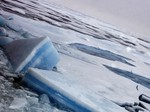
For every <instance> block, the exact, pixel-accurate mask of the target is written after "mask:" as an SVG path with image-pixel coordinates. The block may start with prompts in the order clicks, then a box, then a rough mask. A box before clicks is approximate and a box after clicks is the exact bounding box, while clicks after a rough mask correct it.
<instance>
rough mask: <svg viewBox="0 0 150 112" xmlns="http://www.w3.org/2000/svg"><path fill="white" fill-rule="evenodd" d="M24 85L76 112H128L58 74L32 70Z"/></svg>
mask: <svg viewBox="0 0 150 112" xmlns="http://www.w3.org/2000/svg"><path fill="white" fill-rule="evenodd" d="M23 83H24V84H26V86H28V87H29V88H31V89H33V90H34V91H37V92H38V93H39V94H42V93H46V94H47V95H48V96H49V98H50V99H51V100H52V101H54V102H57V103H58V104H60V105H63V107H67V108H69V109H71V110H73V111H75V112H126V110H125V109H123V108H121V107H119V106H118V105H116V104H115V103H113V102H111V101H110V100H108V99H106V98H104V97H102V96H100V95H98V96H92V95H91V92H92V91H90V90H89V89H88V88H85V87H84V86H82V85H79V84H78V82H77V81H76V80H74V79H71V78H69V77H68V76H66V75H64V74H61V73H58V72H54V71H47V70H40V69H35V68H30V69H29V70H28V72H27V73H26V75H25V76H24V78H23Z"/></svg>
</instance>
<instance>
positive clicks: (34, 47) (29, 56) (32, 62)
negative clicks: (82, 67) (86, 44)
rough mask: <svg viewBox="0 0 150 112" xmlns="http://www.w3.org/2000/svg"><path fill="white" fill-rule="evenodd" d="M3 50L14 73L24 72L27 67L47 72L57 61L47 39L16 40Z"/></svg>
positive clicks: (55, 53)
mask: <svg viewBox="0 0 150 112" xmlns="http://www.w3.org/2000/svg"><path fill="white" fill-rule="evenodd" d="M4 50H5V52H6V55H7V56H8V58H9V59H10V62H11V64H12V67H13V69H14V72H25V71H27V70H28V68H29V67H34V68H40V69H44V70H49V69H52V68H53V67H54V66H55V65H56V64H57V62H58V61H59V56H58V52H57V50H56V49H55V48H54V46H53V44H52V43H51V41H50V39H49V38H48V37H43V38H32V39H20V40H16V41H13V42H11V43H9V44H7V45H5V46H4Z"/></svg>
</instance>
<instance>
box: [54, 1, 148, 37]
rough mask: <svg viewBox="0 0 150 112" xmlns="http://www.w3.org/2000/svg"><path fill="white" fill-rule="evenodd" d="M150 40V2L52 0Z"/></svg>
mask: <svg viewBox="0 0 150 112" xmlns="http://www.w3.org/2000/svg"><path fill="white" fill-rule="evenodd" d="M52 1H54V2H56V3H58V4H62V5H64V6H66V7H69V8H71V9H74V10H77V11H80V12H82V13H85V14H87V15H90V16H93V17H96V18H98V19H99V20H102V21H105V22H107V23H110V24H112V25H114V26H117V27H119V28H122V29H124V30H127V31H129V32H133V33H134V34H140V35H142V36H145V37H149V38H150V0H52Z"/></svg>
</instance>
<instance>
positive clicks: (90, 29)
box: [0, 0, 150, 112]
mask: <svg viewBox="0 0 150 112" xmlns="http://www.w3.org/2000/svg"><path fill="white" fill-rule="evenodd" d="M0 7H1V9H0V14H1V16H0V26H1V27H2V28H4V29H5V30H6V32H7V36H8V37H9V38H11V39H13V40H18V39H26V38H38V37H45V36H48V37H50V39H51V40H52V42H53V44H54V46H55V47H56V48H57V50H58V52H59V55H60V58H61V59H60V62H59V63H58V66H57V71H58V72H59V73H62V74H64V75H65V76H66V77H68V78H69V79H73V80H75V81H77V82H78V85H82V86H83V87H84V88H88V90H90V92H89V94H90V96H92V97H95V98H96V97H99V96H102V97H104V98H106V99H107V100H108V101H110V102H111V103H113V102H115V103H125V102H127V103H134V102H139V100H138V96H139V95H140V94H146V95H150V90H149V85H148V86H147V85H145V83H146V82H145V81H142V82H139V80H140V81H141V79H140V78H142V80H143V79H144V80H145V79H146V80H147V81H149V79H150V75H149V73H150V69H149V67H150V66H149V65H150V55H149V52H150V51H149V50H150V42H149V41H148V40H146V39H143V38H140V37H135V36H132V35H129V34H128V33H124V32H121V31H120V30H119V29H117V28H116V27H114V26H112V25H108V24H106V23H103V22H100V21H98V20H96V19H94V18H92V17H89V16H86V15H84V14H81V13H79V12H75V11H73V10H70V9H67V8H65V7H62V6H60V5H57V4H55V3H52V2H50V1H48V0H38V1H33V0H24V1H22V0H17V1H10V0H2V1H1V4H0ZM4 38H5V37H4ZM79 45H80V46H79ZM81 48H82V49H81ZM87 48H88V49H87ZM1 51H2V50H1ZM99 52H101V53H100V54H98V53H99ZM0 53H1V56H0V67H1V73H2V76H1V77H0V80H1V82H2V84H1V86H0V87H1V93H2V96H0V98H2V99H1V100H0V106H1V107H2V108H1V110H2V111H4V110H5V111H10V110H9V108H8V107H9V106H10V104H11V103H12V101H13V98H15V97H18V96H20V97H19V98H26V99H27V105H26V106H25V108H23V109H22V110H20V111H29V112H31V111H44V112H48V111H57V110H58V111H61V110H59V109H56V108H55V107H53V106H51V104H48V105H47V104H46V105H42V104H41V103H40V102H38V101H37V99H39V96H38V95H34V94H30V92H29V90H26V92H25V90H24V88H23V87H22V86H21V87H20V86H19V87H20V88H19V89H16V88H13V87H12V86H11V85H12V84H13V82H12V80H16V78H14V77H13V75H12V76H11V75H10V76H11V77H8V76H7V74H6V73H5V72H9V73H10V71H11V70H12V69H11V66H10V63H9V61H8V60H7V58H6V57H4V54H3V52H0ZM103 54H104V55H103ZM98 55H99V56H98ZM110 55H111V57H109V56H110ZM120 73H121V74H120ZM126 73H127V74H128V75H129V76H125V74H126ZM132 75H133V77H132ZM4 76H5V77H4ZM6 76H7V78H6ZM132 78H133V79H132ZM8 79H9V80H8ZM56 82H57V79H56ZM17 84H18V83H17ZM148 84H149V82H148ZM15 87H16V85H15ZM17 87H18V85H17ZM27 91H28V92H27ZM71 93H72V92H71ZM79 93H80V92H79ZM74 94H75V93H74ZM80 97H81V98H82V97H83V96H82V94H80ZM29 99H30V100H29ZM31 100H33V101H31ZM106 104H107V103H106V102H103V103H102V104H101V105H106ZM101 105H100V106H99V108H102V107H103V106H101ZM144 105H145V106H146V107H147V108H149V109H150V106H149V105H147V104H145V103H144ZM48 108H50V110H48ZM106 108H107V107H106ZM103 109H105V108H103ZM11 111H15V110H11ZM112 111H113V110H112Z"/></svg>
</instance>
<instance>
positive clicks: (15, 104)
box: [9, 98, 27, 109]
mask: <svg viewBox="0 0 150 112" xmlns="http://www.w3.org/2000/svg"><path fill="white" fill-rule="evenodd" d="M26 105H27V100H26V98H14V100H13V101H12V103H11V105H10V106H9V108H10V109H20V108H23V107H25V106H26Z"/></svg>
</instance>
